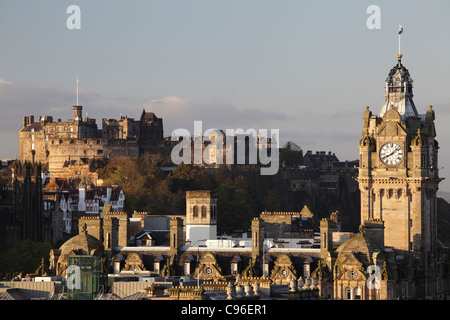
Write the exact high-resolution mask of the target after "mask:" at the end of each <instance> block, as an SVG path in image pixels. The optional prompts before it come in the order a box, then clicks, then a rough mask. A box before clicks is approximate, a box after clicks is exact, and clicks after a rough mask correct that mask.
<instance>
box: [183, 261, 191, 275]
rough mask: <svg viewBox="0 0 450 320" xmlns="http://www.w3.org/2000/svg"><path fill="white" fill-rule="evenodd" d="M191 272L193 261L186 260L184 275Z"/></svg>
mask: <svg viewBox="0 0 450 320" xmlns="http://www.w3.org/2000/svg"><path fill="white" fill-rule="evenodd" d="M190 274H191V263H190V262H185V263H184V275H185V276H188V275H190Z"/></svg>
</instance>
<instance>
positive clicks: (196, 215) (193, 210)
mask: <svg viewBox="0 0 450 320" xmlns="http://www.w3.org/2000/svg"><path fill="white" fill-rule="evenodd" d="M192 213H193V217H194V218H198V207H197V206H194V208H193V209H192Z"/></svg>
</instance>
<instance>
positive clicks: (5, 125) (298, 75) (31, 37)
mask: <svg viewBox="0 0 450 320" xmlns="http://www.w3.org/2000/svg"><path fill="white" fill-rule="evenodd" d="M70 5H77V6H78V7H79V8H80V18H81V19H80V27H81V28H80V29H72V30H71V29H69V28H68V27H67V20H68V19H70V18H71V13H67V8H68V7H69V6H70ZM371 5H377V6H378V7H379V9H380V15H379V20H378V21H379V27H380V28H379V29H371V28H368V25H367V22H368V20H370V19H371V17H373V12H369V13H368V12H367V9H368V7H369V6H371ZM449 12H450V2H449V1H448V0H441V1H438V0H430V1H411V0H409V1H406V0H396V1H376V0H373V1H363V0H346V1H345V0H343V1H332V0H329V1H324V0H322V1H301V0H277V1H274V0H189V1H188V0H158V1H157V0H154V1H152V0H146V1H140V0H133V1H111V0H107V1H106V0H96V1H77V0H72V1H63V0H53V1H50V0H40V1H23V0H14V1H12V0H0V45H1V50H0V110H1V112H2V115H1V117H0V137H1V138H0V158H12V159H16V158H17V157H18V131H19V129H20V126H21V124H22V117H23V116H25V115H34V116H35V119H37V118H38V117H39V116H41V115H51V116H53V118H54V119H55V120H56V119H58V118H61V119H62V120H63V121H66V120H68V119H70V118H71V117H72V106H73V105H75V104H76V79H77V78H78V79H79V104H80V105H82V106H83V114H84V115H86V113H87V115H88V116H89V117H90V118H95V119H97V124H98V125H99V127H101V119H102V118H111V119H118V118H120V115H121V114H122V115H126V116H128V117H130V118H139V116H140V114H141V112H142V108H143V107H145V110H146V111H151V112H154V113H155V114H156V115H157V116H158V117H161V118H163V121H164V135H165V136H170V135H171V133H172V132H173V131H174V130H175V129H178V128H185V129H188V130H190V131H191V132H193V126H194V121H202V122H203V129H204V130H206V129H208V128H220V129H227V128H229V129H237V128H242V129H244V130H246V129H250V128H253V129H256V130H258V129H267V130H271V129H279V134H280V140H281V143H282V144H284V143H285V142H287V141H292V142H294V143H295V144H297V145H298V146H300V147H301V148H302V150H303V151H304V152H306V151H307V150H312V151H332V152H334V153H336V155H337V157H338V158H339V159H340V160H342V161H344V160H355V159H358V143H359V140H360V139H361V131H362V125H363V120H362V115H363V112H364V110H365V108H366V106H369V107H370V109H371V111H372V112H373V113H374V114H378V113H379V111H380V109H381V107H382V105H383V102H384V85H385V82H384V81H385V79H386V77H387V75H388V73H389V71H390V69H391V68H392V67H393V66H394V65H395V64H396V62H397V58H396V54H397V51H398V36H397V31H398V28H399V24H402V25H403V27H404V33H403V35H402V44H401V49H402V54H403V59H402V62H403V64H404V65H405V66H406V67H407V68H408V69H409V71H410V73H411V76H412V78H413V80H414V102H415V105H416V107H417V109H418V111H419V113H425V112H426V110H427V109H428V106H429V105H433V109H434V110H435V112H436V128H437V140H438V141H439V143H440V150H439V166H440V175H441V176H443V177H447V179H446V180H444V182H442V183H441V188H440V189H441V190H443V191H447V192H450V126H448V125H447V123H450V90H449V82H448V80H447V77H448V75H449V74H450V33H449V31H450V19H448V15H449ZM371 21H372V20H371Z"/></svg>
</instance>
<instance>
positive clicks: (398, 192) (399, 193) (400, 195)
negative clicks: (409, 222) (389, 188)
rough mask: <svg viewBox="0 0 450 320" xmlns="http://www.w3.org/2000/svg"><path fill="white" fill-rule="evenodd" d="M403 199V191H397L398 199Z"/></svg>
mask: <svg viewBox="0 0 450 320" xmlns="http://www.w3.org/2000/svg"><path fill="white" fill-rule="evenodd" d="M401 197H402V189H398V190H397V199H400V198H401Z"/></svg>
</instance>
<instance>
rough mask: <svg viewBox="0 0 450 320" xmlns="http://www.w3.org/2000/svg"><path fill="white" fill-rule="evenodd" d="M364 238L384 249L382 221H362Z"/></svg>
mask: <svg viewBox="0 0 450 320" xmlns="http://www.w3.org/2000/svg"><path fill="white" fill-rule="evenodd" d="M364 232H365V234H366V236H367V237H368V238H369V239H370V240H372V241H373V242H375V243H376V244H377V245H378V246H380V247H381V248H384V221H382V220H380V219H368V220H364Z"/></svg>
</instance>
